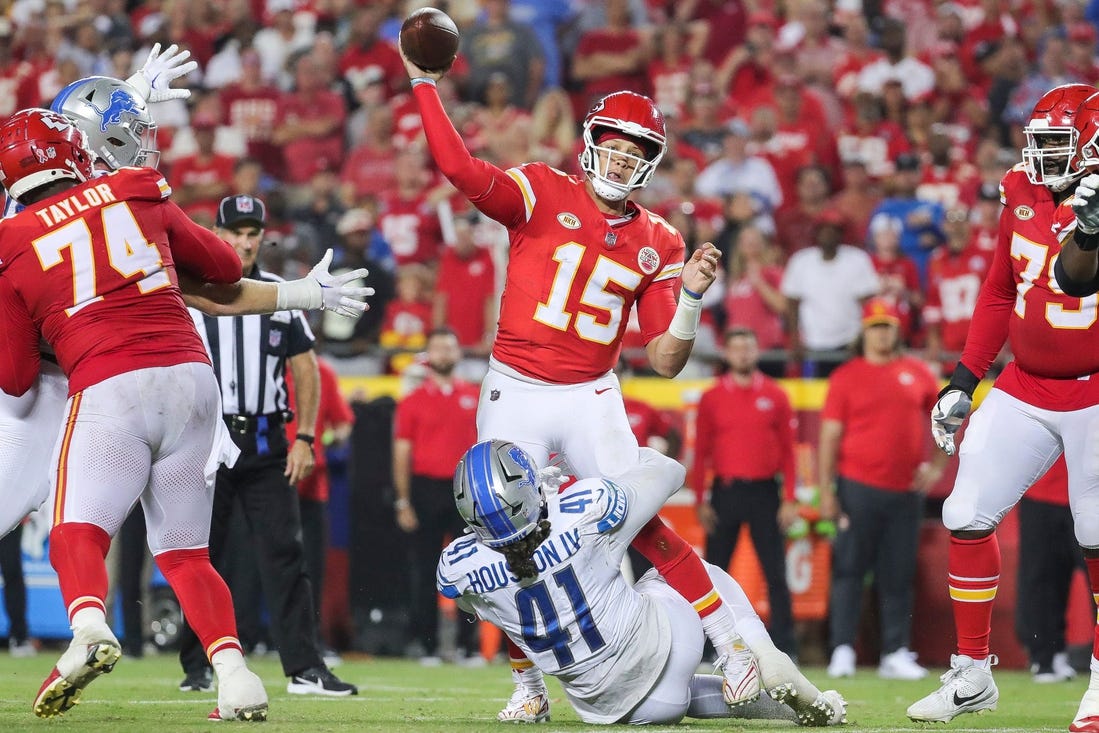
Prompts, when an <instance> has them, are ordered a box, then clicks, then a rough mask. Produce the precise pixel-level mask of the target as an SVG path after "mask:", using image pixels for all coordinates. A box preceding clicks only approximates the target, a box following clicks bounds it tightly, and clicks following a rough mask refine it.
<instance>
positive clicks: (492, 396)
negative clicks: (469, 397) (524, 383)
mask: <svg viewBox="0 0 1099 733" xmlns="http://www.w3.org/2000/svg"><path fill="white" fill-rule="evenodd" d="M498 399H500V390H498V389H494V390H492V391H491V392H489V393H488V401H489V402H495V401H496V400H498Z"/></svg>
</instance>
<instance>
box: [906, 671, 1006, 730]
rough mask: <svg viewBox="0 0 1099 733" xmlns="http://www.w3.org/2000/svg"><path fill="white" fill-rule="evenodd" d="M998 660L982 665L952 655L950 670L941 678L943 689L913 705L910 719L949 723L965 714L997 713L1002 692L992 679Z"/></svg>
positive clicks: (910, 710)
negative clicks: (997, 703)
mask: <svg viewBox="0 0 1099 733" xmlns="http://www.w3.org/2000/svg"><path fill="white" fill-rule="evenodd" d="M998 661H999V660H998V659H997V658H996V655H995V654H993V655H991V656H989V657H988V659H987V660H981V661H979V662H978V661H974V660H973V659H971V658H970V657H967V656H965V655H964V654H954V655H952V656H951V657H950V669H949V670H947V672H946V674H944V675H943V676H942V677H940V678H939V679H940V680H941V681H942V683H943V684H942V687H940V688H939V689H937V690H935V691H934V692H932V693H931V694H930V695H928V696H927V697H925V698H923V699H922V700H917V701H916V702H914V703H912V705H910V706H909V708H908V717H909V718H911V719H912V720H915V721H917V722H925V723H949V722H950V721H951V720H953V719H954V718H956V717H957V716H959V715H961V714H963V713H983V712H984V711H985V710H995V709H996V702H997V701H998V700H999V699H1000V691H999V690H997V689H996V683H995V682H994V681H993V680H992V667H993V666H994V665H995V664H996V663H997V662H998Z"/></svg>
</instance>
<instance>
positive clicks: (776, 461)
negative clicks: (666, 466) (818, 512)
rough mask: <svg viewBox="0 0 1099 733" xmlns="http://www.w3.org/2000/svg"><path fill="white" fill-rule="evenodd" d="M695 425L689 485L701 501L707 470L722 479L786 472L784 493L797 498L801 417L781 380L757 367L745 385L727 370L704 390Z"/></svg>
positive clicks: (770, 476)
mask: <svg viewBox="0 0 1099 733" xmlns="http://www.w3.org/2000/svg"><path fill="white" fill-rule="evenodd" d="M696 426H697V427H696V430H695V461H694V465H693V466H692V467H691V486H692V487H693V488H694V490H695V493H696V494H698V498H699V501H700V502H701V500H702V495H703V493H704V492H705V491H706V489H707V488H708V486H709V485H708V484H707V483H706V475H707V473H709V472H711V471H712V472H713V475H714V476H716V477H718V478H721V479H724V480H728V479H734V478H736V479H747V480H756V479H768V478H774V477H775V476H777V475H778V474H780V473H781V474H782V477H783V495H784V496H785V497H786V499H787V500H788V501H793V500H794V488H795V487H796V484H797V472H796V464H795V461H794V440H795V434H796V432H797V418H796V417H795V416H794V411H793V409H792V408H791V407H790V398H789V397H788V396H787V395H786V392H785V390H783V389H782V387H780V386H779V384H778V382H776V381H775V380H773V379H771V378H770V377H767V376H765V375H763V374H761V373H759V372H756V373H755V374H754V375H752V383H751V384H750V385H749V386H747V387H742V386H741V385H739V384H737V383H736V382H735V381H733V378H732V377H731V376H729V375H725V376H724V377H721V378H720V379H719V380H718V381H717V384H715V385H714V386H713V387H711V388H710V389H708V390H706V391H705V392H703V393H702V398H701V399H700V400H699V403H698V417H697V422H696Z"/></svg>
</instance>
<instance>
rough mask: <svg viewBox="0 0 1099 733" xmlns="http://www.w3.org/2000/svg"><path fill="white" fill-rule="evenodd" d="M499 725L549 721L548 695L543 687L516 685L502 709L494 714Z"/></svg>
mask: <svg viewBox="0 0 1099 733" xmlns="http://www.w3.org/2000/svg"><path fill="white" fill-rule="evenodd" d="M496 719H497V720H499V721H500V722H501V723H544V722H548V721H549V719H550V707H549V693H548V692H547V691H546V688H545V687H541V688H531V687H527V686H526V685H522V684H520V685H516V686H515V692H513V693H511V699H510V700H508V704H507V705H505V706H504V709H503V710H501V711H500V712H499V713H497V714H496Z"/></svg>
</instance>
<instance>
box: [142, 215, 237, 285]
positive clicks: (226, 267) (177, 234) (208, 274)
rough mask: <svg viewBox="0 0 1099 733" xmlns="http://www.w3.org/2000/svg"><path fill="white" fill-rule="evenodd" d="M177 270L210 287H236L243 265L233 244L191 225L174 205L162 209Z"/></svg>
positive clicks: (196, 225)
mask: <svg viewBox="0 0 1099 733" xmlns="http://www.w3.org/2000/svg"><path fill="white" fill-rule="evenodd" d="M161 211H162V212H163V215H164V229H165V231H167V232H168V244H169V246H170V247H171V249H172V257H173V259H174V260H175V263H176V267H178V268H179V269H181V270H184V271H185V272H187V273H188V274H190V275H194V276H195V277H197V278H199V279H201V280H202V281H204V282H210V283H235V282H236V281H237V280H240V278H241V274H242V265H241V263H240V257H238V256H237V253H236V251H235V250H234V249H233V248H232V247H231V246H229V243H228V242H226V241H225V240H224V239H222V238H221V237H219V236H218V235H216V234H214V233H213V232H211V231H210V230H209V229H204V228H203V227H200V226H199V225H198V224H195V223H194V222H193V221H191V220H190V219H189V218H188V217H187V215H186V214H184V213H183V209H181V208H179V206H177V205H176V204H175V203H174V202H172V201H165V202H164V204H163V205H162V206H161Z"/></svg>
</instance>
